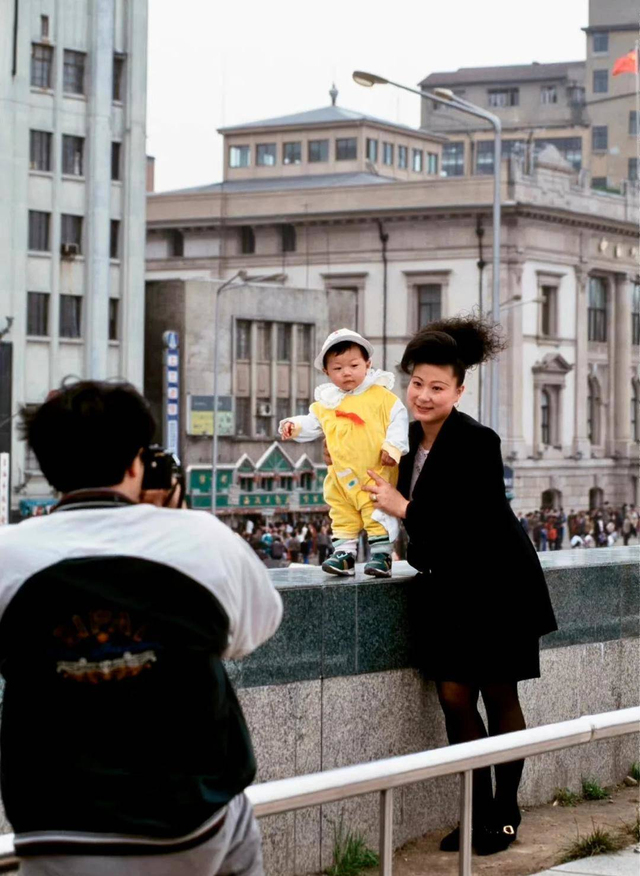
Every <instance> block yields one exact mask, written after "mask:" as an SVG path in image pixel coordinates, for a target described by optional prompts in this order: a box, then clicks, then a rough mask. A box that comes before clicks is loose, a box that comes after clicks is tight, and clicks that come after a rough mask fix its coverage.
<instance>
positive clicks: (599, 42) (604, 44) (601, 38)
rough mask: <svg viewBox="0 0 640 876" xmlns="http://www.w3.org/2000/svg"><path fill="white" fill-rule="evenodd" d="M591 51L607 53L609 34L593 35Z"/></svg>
mask: <svg viewBox="0 0 640 876" xmlns="http://www.w3.org/2000/svg"><path fill="white" fill-rule="evenodd" d="M593 51H594V52H608V51H609V34H608V33H607V32H606V31H604V32H600V33H594V35H593Z"/></svg>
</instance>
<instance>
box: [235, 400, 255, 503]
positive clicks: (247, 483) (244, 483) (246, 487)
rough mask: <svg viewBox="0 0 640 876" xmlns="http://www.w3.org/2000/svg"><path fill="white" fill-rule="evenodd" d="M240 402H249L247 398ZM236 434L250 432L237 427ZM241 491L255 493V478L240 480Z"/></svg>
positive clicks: (242, 478)
mask: <svg viewBox="0 0 640 876" xmlns="http://www.w3.org/2000/svg"><path fill="white" fill-rule="evenodd" d="M238 401H243V402H244V401H247V399H246V398H239V399H238ZM237 418H238V412H237V405H236V420H237ZM236 434H237V435H247V434H248V432H239V431H238V428H237V426H236ZM240 489H241V491H242V492H243V493H253V478H252V477H251V476H249V477H247V476H245V477H241V478H240Z"/></svg>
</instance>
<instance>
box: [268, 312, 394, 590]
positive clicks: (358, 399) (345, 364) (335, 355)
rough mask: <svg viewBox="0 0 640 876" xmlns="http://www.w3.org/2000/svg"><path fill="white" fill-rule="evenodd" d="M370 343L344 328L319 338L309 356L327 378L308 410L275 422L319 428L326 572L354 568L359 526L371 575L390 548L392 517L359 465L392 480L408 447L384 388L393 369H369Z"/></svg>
mask: <svg viewBox="0 0 640 876" xmlns="http://www.w3.org/2000/svg"><path fill="white" fill-rule="evenodd" d="M372 355H373V346H372V345H371V343H370V342H369V341H367V340H366V339H365V338H363V337H362V335H359V334H358V333H357V332H354V331H351V330H350V329H346V328H343V329H338V331H336V332H333V333H332V334H330V335H329V337H328V338H327V339H326V341H325V342H324V344H323V345H322V350H321V351H320V353H319V355H318V356H317V357H316V360H315V362H314V365H315V367H316V368H317V369H318V371H322V372H323V373H324V374H326V375H327V377H328V378H329V380H330V381H331V383H323V384H322V385H321V386H319V387H317V389H316V391H315V402H314V403H313V404H312V405H311V407H310V408H309V413H308V414H306V415H304V416H300V417H291V418H289V419H286V420H282V421H281V422H280V426H279V431H280V435H281V436H282V437H283V438H284V439H285V440H288V439H290V438H292V439H293V440H294V441H313V440H314V439H316V438H319V437H320V436H321V435H324V437H325V439H326V442H327V449H328V451H329V454H330V456H331V460H332V465H331V466H330V467H329V471H328V474H327V477H326V479H325V482H324V498H325V501H326V502H327V504H328V505H329V509H330V510H329V516H330V517H331V523H332V530H333V532H332V535H333V538H332V541H333V546H334V549H335V553H333V554H332V556H330V557H329V558H328V559H327V560H325V562H324V563H323V564H322V569H323V570H324V571H325V572H330V573H331V574H333V575H354V574H355V562H356V552H357V546H358V536H359V534H360V532H361V530H362V529H364V530H366V533H367V536H368V538H369V545H370V547H371V561H370V562H368V563H367V564H366V566H365V568H364V571H365V573H366V574H367V575H375V577H377V578H389V577H390V576H391V547H392V545H393V542H394V541H395V540H396V538H397V536H398V529H399V526H398V521H397V519H396V518H395V517H391V516H390V515H388V514H385V513H384V512H383V511H380V510H378V509H377V508H376V506H375V503H374V502H373V500H372V497H371V493H368V492H367V491H366V490H363V489H362V487H363V486H364V485H365V484H368V483H371V478H370V476H369V475H368V474H367V469H373V470H374V471H376V472H377V473H378V474H379V475H381V476H382V477H383V478H384V479H385V480H387V481H389V482H390V483H392V484H394V485H395V484H396V483H397V480H398V463H399V461H400V457H401V456H403V455H404V454H405V453H407V451H408V450H409V442H408V430H409V420H408V416H407V410H406V408H405V406H404V405H403V404H402V402H401V401H400V399H399V398H397V396H395V395H394V394H393V393H392V392H391V389H392V388H393V384H394V376H393V374H391V373H390V372H389V371H378V370H375V369H372V368H371V357H372Z"/></svg>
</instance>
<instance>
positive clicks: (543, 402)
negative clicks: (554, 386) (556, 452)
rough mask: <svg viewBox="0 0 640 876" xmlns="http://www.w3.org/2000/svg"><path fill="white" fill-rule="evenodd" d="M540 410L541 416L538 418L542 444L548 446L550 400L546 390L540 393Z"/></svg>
mask: <svg viewBox="0 0 640 876" xmlns="http://www.w3.org/2000/svg"><path fill="white" fill-rule="evenodd" d="M540 408H541V414H542V416H541V418H540V430H541V438H542V443H543V444H547V445H549V444H551V399H550V398H549V392H548V390H546V389H543V390H542V392H541V393H540Z"/></svg>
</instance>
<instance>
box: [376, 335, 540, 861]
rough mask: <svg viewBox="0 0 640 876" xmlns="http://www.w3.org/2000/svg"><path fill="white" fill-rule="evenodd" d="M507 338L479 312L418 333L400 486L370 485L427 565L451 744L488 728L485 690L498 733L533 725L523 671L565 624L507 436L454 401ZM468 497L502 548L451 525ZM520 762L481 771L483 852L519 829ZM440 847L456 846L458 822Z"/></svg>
mask: <svg viewBox="0 0 640 876" xmlns="http://www.w3.org/2000/svg"><path fill="white" fill-rule="evenodd" d="M502 349H504V344H503V342H502V340H501V335H500V334H499V329H498V328H496V327H494V326H492V325H491V324H490V323H488V322H487V321H485V320H483V319H478V318H455V319H445V320H439V321H438V322H435V323H430V324H428V325H427V326H426V327H424V328H423V329H421V330H420V331H419V332H418V333H417V334H416V335H415V336H414V338H413V339H412V340H411V341H410V342H409V345H408V346H407V348H406V350H405V353H404V356H403V358H402V364H401V367H402V370H403V371H404V372H405V373H406V374H408V375H409V386H408V389H407V404H408V407H409V409H410V410H411V412H412V414H413V416H414V418H415V422H413V423H412V424H411V427H410V433H409V441H410V449H409V453H408V455H407V456H406V457H405V458H404V459H403V460H402V462H401V465H400V479H399V483H398V487H399V489H395V488H394V487H393V486H392V485H391V484H389V483H387V482H386V481H385V480H384V479H383V478H382V477H380V476H379V475H378V474H377V473H375V472H371V475H372V477H373V478H374V481H375V485H374V486H372V487H369V488H368V489H369V490H370V491H371V492H372V493H373V495H374V496H376V500H377V504H378V505H379V506H380V507H381V508H382V509H383V510H384V511H386V512H387V513H389V514H392V515H394V516H396V517H399V518H402V519H403V520H404V524H405V528H406V530H407V533H408V536H409V553H408V560H409V563H410V565H412V566H413V567H414V568H415V569H418V570H419V574H418V576H417V577H416V579H415V580H414V585H413V587H412V588H411V589H410V591H409V599H410V604H409V612H410V617H411V620H412V623H413V641H414V647H415V651H416V659H417V662H418V666H419V668H420V669H421V671H422V673H423V675H424V677H425V678H428V679H432V680H434V681H435V683H436V688H437V691H438V696H439V699H440V703H441V705H442V708H443V711H444V715H445V723H446V728H447V735H448V737H449V741H450V742H451V743H458V742H468V741H471V740H473V739H480V738H482V737H484V736H486V735H487V729H486V727H485V724H484V721H483V718H482V717H481V715H480V712H479V711H478V708H477V704H478V698H479V695H480V694H481V695H482V698H483V701H484V705H485V707H486V712H487V717H488V732H489V733H490V734H499V733H507V732H510V731H515V730H522V729H524V727H525V722H524V717H523V715H522V710H521V707H520V702H519V698H518V682H519V681H520V680H522V679H529V678H537V677H538V676H539V675H540V656H539V638H540V636H541V635H544V634H545V633H549V632H551V631H553V630H555V629H556V621H555V617H554V613H553V608H552V606H551V602H550V599H549V593H548V590H547V585H546V582H545V578H544V575H543V573H542V569H541V567H540V562H539V560H538V557H537V555H536V552H535V550H534V548H533V545H532V544H531V541H530V540H529V538H528V537H527V535H526V533H525V532H524V531H523V529H522V527H521V526H520V524H519V523H518V519H517V517H516V516H515V514H514V513H513V510H512V509H511V506H510V505H509V502H508V500H507V498H506V495H505V489H504V472H503V464H502V455H501V451H500V439H499V437H498V436H497V435H496V433H495V432H493V431H492V430H491V429H489V428H487V427H486V426H481V425H480V424H479V423H477V422H476V421H475V420H473V419H472V418H471V417H469V416H467V415H466V414H463V413H460V412H459V411H458V410H457V409H456V406H457V404H458V402H459V401H460V398H461V396H462V394H463V392H464V378H465V372H466V369H468V368H471V367H473V366H477V365H479V364H480V363H481V362H483V361H487V360H489V359H491V358H493V357H495V356H497V355H498V353H499V352H500V351H501V350H502ZM460 508H465V509H466V511H467V514H468V515H469V516H471V518H472V519H476V520H487V521H490V522H491V525H492V527H493V529H494V531H497V532H499V533H500V552H499V554H496V551H495V543H494V541H493V540H491V539H487V538H486V537H485V535H486V531H485V528H484V527H471V528H470V529H469V530H468V531H467V532H466V533H465V537H464V550H461V549H460V533H459V529H458V527H456V526H447V525H445V526H443V525H442V524H443V521H452V520H455V519H456V518H457V516H458V514H459V509H460ZM498 556H499V561H498V562H496V557H498ZM522 767H523V761H522V760H516V761H514V762H512V763H508V764H501V765H499V766H496V768H495V779H496V783H495V797H494V794H493V790H492V782H491V771H490V769H489V768H488V767H484V768H481V769H476V770H474V774H473V800H474V806H473V813H474V816H473V817H474V824H473V843H474V846H475V848H476V851H478V852H479V853H480V854H492V853H494V852H498V851H501V850H503V849H505V848H506V847H507V846H508V845H509V844H510V843H511V842H513V840H514V839H515V838H516V836H517V831H518V825H519V823H520V817H521V816H520V810H519V808H518V803H517V794H518V786H519V783H520V778H521V775H522ZM440 847H441V849H443V850H444V851H453V850H457V849H458V847H459V830H458V829H456V830H454V831H453V832H452V833H450V834H449V835H448V836H446V837H445V838H444V839H443V841H442V843H441V846H440Z"/></svg>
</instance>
